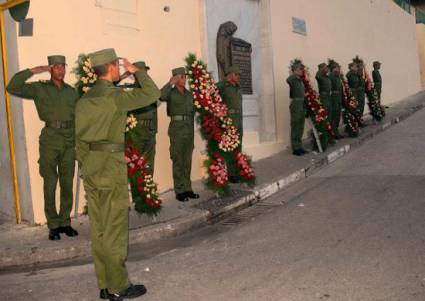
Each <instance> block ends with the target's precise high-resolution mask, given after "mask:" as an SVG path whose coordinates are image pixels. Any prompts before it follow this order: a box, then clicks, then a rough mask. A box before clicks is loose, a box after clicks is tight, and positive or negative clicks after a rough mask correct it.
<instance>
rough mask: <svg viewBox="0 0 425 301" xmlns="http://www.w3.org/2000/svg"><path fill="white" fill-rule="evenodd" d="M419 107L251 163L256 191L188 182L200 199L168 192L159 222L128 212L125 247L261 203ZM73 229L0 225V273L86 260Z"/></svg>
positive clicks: (84, 224) (400, 107) (85, 245)
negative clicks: (184, 199)
mask: <svg viewBox="0 0 425 301" xmlns="http://www.w3.org/2000/svg"><path fill="white" fill-rule="evenodd" d="M424 106H425V91H423V92H419V93H417V94H415V95H412V96H410V97H408V98H406V99H404V100H403V101H400V102H399V103H397V104H395V105H393V106H391V107H390V108H388V109H387V116H386V118H385V119H384V121H382V122H381V123H374V122H373V121H372V120H371V119H370V116H368V117H366V118H365V119H366V123H367V125H368V126H367V127H366V128H364V129H361V130H362V131H361V133H360V135H359V137H358V138H345V139H342V140H339V141H338V142H337V143H336V145H334V146H332V147H331V148H329V149H328V150H327V151H326V152H325V153H322V154H318V153H313V152H311V153H309V154H308V155H306V156H304V157H296V156H293V155H292V154H291V152H290V151H289V150H285V151H282V152H280V153H278V154H276V155H274V156H271V157H269V158H266V159H263V160H259V161H257V162H255V163H254V164H255V170H256V174H257V178H258V181H257V182H258V184H257V186H256V187H254V188H248V187H246V186H244V185H234V186H232V187H233V190H232V195H231V196H228V197H225V198H217V197H216V196H215V195H214V194H213V193H212V192H210V191H207V190H205V188H204V187H203V185H202V183H201V182H200V181H198V182H196V183H194V190H195V191H196V192H198V193H200V195H201V198H200V199H199V200H196V201H190V202H189V203H179V202H177V201H175V200H174V193H173V192H172V191H169V192H167V193H165V194H163V195H162V196H161V198H162V199H163V200H164V203H163V205H164V207H163V210H162V212H161V215H160V216H159V217H157V218H148V217H146V216H139V215H137V214H136V213H135V212H134V211H131V212H130V244H138V243H147V242H151V241H154V240H158V239H164V238H167V237H173V236H176V235H179V234H182V233H184V232H187V231H189V230H191V229H195V228H198V227H201V226H202V225H206V224H208V223H213V222H216V221H217V220H219V219H221V218H223V217H224V216H227V215H229V214H231V213H233V212H235V211H237V210H241V209H243V208H246V207H248V206H251V205H252V204H254V203H256V202H259V201H261V200H264V199H265V198H267V197H269V196H271V195H273V194H274V193H276V192H278V191H279V190H282V189H285V188H286V187H288V186H289V185H291V184H293V183H295V182H297V181H300V180H302V179H303V178H306V177H308V176H310V175H311V174H312V173H314V172H315V171H317V170H318V169H320V168H322V167H324V166H326V165H328V164H331V163H332V162H334V161H335V160H337V159H338V158H340V157H342V156H344V155H345V154H346V153H348V152H349V151H350V150H351V149H352V148H354V147H356V146H359V145H361V144H362V143H364V142H365V141H366V140H368V139H370V138H372V137H373V136H375V135H376V134H378V133H380V132H382V131H383V130H385V129H387V128H388V127H390V126H392V125H394V124H396V123H398V122H400V121H402V120H404V119H406V118H408V117H409V116H410V115H412V114H413V113H415V112H416V111H418V110H420V109H422V108H423V107H424ZM308 144H310V143H308ZM308 144H307V143H306V145H308ZM73 226H74V227H75V228H76V229H77V230H78V231H79V233H80V235H79V236H78V237H77V238H69V237H66V236H65V235H63V237H62V239H61V240H60V241H49V240H48V239H47V227H46V226H37V227H33V226H28V225H25V224H23V225H15V224H13V223H10V222H4V221H0V241H1V242H2V243H1V246H0V270H1V269H6V268H8V269H9V268H13V267H17V266H28V265H30V266H31V265H37V264H47V263H50V262H55V261H69V260H72V259H76V258H88V257H90V239H89V222H88V217H87V216H80V217H78V218H77V219H73Z"/></svg>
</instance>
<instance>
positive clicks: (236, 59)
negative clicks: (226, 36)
mask: <svg viewBox="0 0 425 301" xmlns="http://www.w3.org/2000/svg"><path fill="white" fill-rule="evenodd" d="M251 52H252V46H251V44H250V43H248V42H246V41H244V40H241V39H237V38H234V39H232V41H231V57H232V65H233V66H239V68H240V71H241V81H240V85H241V89H242V93H243V94H252V67H251V65H252V64H251Z"/></svg>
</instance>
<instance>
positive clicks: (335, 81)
mask: <svg viewBox="0 0 425 301" xmlns="http://www.w3.org/2000/svg"><path fill="white" fill-rule="evenodd" d="M328 68H329V70H330V74H329V79H330V80H331V84H332V92H331V105H330V109H329V120H330V122H331V124H332V127H333V129H334V131H335V135H336V136H335V138H336V139H341V138H343V137H342V136H341V135H340V134H339V124H340V122H341V109H342V97H343V95H342V81H341V77H340V72H341V67H340V65H339V64H338V63H337V62H335V61H333V60H329V65H328Z"/></svg>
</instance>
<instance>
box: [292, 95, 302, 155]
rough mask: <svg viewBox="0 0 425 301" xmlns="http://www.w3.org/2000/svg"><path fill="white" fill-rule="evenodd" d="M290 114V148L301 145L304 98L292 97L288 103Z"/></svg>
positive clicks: (293, 148)
mask: <svg viewBox="0 0 425 301" xmlns="http://www.w3.org/2000/svg"><path fill="white" fill-rule="evenodd" d="M289 111H290V114H291V146H292V150H296V149H300V148H302V147H303V145H302V139H303V133H304V123H305V103H304V98H294V99H292V100H291V104H290V105H289Z"/></svg>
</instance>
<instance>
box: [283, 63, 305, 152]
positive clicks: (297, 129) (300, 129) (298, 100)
mask: <svg viewBox="0 0 425 301" xmlns="http://www.w3.org/2000/svg"><path fill="white" fill-rule="evenodd" d="M291 72H292V74H291V75H290V76H289V77H288V78H287V79H286V82H287V83H288V85H289V97H290V98H291V104H290V105H289V110H290V114H291V146H292V153H293V154H294V155H296V156H303V155H304V154H306V151H305V150H304V148H303V146H302V138H303V133H304V123H305V110H306V107H305V100H304V98H305V86H304V83H303V81H302V78H301V76H302V75H303V72H304V65H303V64H302V63H301V62H297V63H294V64H292V65H291Z"/></svg>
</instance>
